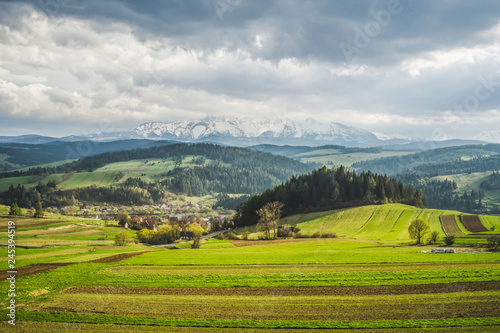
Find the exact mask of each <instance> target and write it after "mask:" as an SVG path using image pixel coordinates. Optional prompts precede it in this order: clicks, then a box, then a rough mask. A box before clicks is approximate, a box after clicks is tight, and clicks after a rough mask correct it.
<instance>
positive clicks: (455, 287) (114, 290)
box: [62, 281, 500, 296]
mask: <svg viewBox="0 0 500 333" xmlns="http://www.w3.org/2000/svg"><path fill="white" fill-rule="evenodd" d="M499 289H500V281H488V282H460V283H447V284H420V285H413V286H363V287H237V288H163V287H98V286H74V287H68V288H65V289H64V290H62V292H63V293H69V294H129V295H184V296H185V295H216V296H301V295H302V296H348V295H353V296H354V295H404V294H433V293H453V292H466V291H488V290H499Z"/></svg>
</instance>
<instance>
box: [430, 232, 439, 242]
mask: <svg viewBox="0 0 500 333" xmlns="http://www.w3.org/2000/svg"><path fill="white" fill-rule="evenodd" d="M438 237H439V232H437V231H436V230H434V231H433V232H431V235H430V237H429V243H430V244H434V243H437V240H438Z"/></svg>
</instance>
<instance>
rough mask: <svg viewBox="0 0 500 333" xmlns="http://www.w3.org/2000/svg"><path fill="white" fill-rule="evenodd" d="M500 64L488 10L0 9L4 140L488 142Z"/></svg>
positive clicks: (3, 5) (453, 6)
mask: <svg viewBox="0 0 500 333" xmlns="http://www.w3.org/2000/svg"><path fill="white" fill-rule="evenodd" d="M499 64H500V3H498V2H496V1H474V2H471V1H466V0H463V1H431V0H427V1H411V0H406V1H405V0H401V1H397V0H385V1H384V0H380V1H378V0H374V1H356V2H350V1H327V0H324V1H321V0H310V1H302V0H296V1H289V0H281V1H280V0H276V1H250V0H199V1H194V0H190V1H184V0H183V1H181V0H179V1H147V2H141V1H133V0H121V1H120V0H114V1H113V0H112V1H98V0H40V1H0V115H1V117H2V124H1V125H0V126H1V127H0V128H1V130H2V133H3V135H20V134H27V133H39V134H45V135H53V136H62V135H68V134H83V133H89V132H99V131H104V130H121V129H128V128H130V127H133V126H135V125H137V124H139V123H141V122H146V121H173V120H185V119H201V118H204V117H206V116H225V115H227V116H238V117H243V116H254V117H260V116H270V115H271V116H272V115H274V116H276V117H290V118H307V117H313V118H316V119H320V120H325V121H337V122H341V123H344V124H347V125H352V126H359V127H362V128H365V129H368V130H372V131H375V132H382V133H386V134H389V135H396V134H402V135H405V136H413V137H423V138H432V139H446V138H453V137H460V138H472V137H476V138H491V139H492V140H495V139H493V137H492V136H491V135H490V136H488V135H489V134H488V133H489V132H488V131H493V130H496V129H497V128H499V127H500V126H499V125H500V110H499V108H498V105H500V104H499V102H500V68H499ZM103 124H107V125H106V127H105V128H104V127H103ZM109 124H111V125H109Z"/></svg>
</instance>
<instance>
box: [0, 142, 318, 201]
mask: <svg viewBox="0 0 500 333" xmlns="http://www.w3.org/2000/svg"><path fill="white" fill-rule="evenodd" d="M147 159H161V161H156V162H149V164H151V165H154V164H157V163H158V164H160V165H163V163H165V165H166V166H165V169H161V168H160V169H159V170H158V172H159V173H158V178H157V180H156V181H143V179H141V178H140V177H139V178H129V179H126V181H124V179H122V177H123V176H122V175H120V174H115V175H114V177H115V182H113V183H112V184H111V185H112V186H109V187H99V186H95V185H94V186H91V187H78V188H77V187H75V188H69V189H66V190H63V191H61V190H59V189H58V188H57V184H55V183H53V182H51V184H50V186H45V185H42V184H39V186H35V187H32V188H28V187H26V188H25V187H23V186H18V187H17V188H14V187H15V186H16V183H15V181H16V180H17V179H19V176H34V177H36V178H38V179H48V178H49V177H48V176H50V175H54V176H60V175H61V174H66V175H71V174H75V173H76V174H78V173H81V174H85V175H86V176H88V175H91V174H100V173H103V172H106V171H103V170H102V169H101V168H102V167H104V166H106V167H108V166H109V165H111V164H113V163H119V162H129V161H134V160H141V161H143V162H141V163H147V161H145V160H147ZM186 160H188V161H189V163H186ZM166 161H170V162H166ZM160 162H161V163H160ZM174 163H175V166H174V165H173V164H174ZM168 165H172V167H169V166H168ZM312 169H313V167H312V166H310V165H307V164H303V163H301V162H299V161H296V160H293V159H290V158H287V157H284V156H276V155H272V154H270V153H264V152H258V151H253V150H250V149H245V148H235V147H222V146H218V145H213V144H202V143H200V144H174V145H167V146H159V147H151V148H144V149H142V148H141V149H134V150H128V151H120V152H108V153H104V154H100V155H96V156H91V157H86V158H83V159H80V160H78V161H74V162H72V163H68V164H65V165H61V166H57V167H52V168H32V169H29V170H27V171H15V172H9V173H4V174H2V176H3V177H4V178H6V177H17V178H13V181H12V186H11V187H10V188H9V190H8V191H5V192H3V193H0V200H1V201H2V202H3V203H5V204H10V203H11V202H17V203H18V204H19V205H20V206H21V205H22V206H23V207H30V206H31V205H33V202H35V203H36V201H37V200H43V201H44V202H45V204H50V205H64V204H66V203H67V202H68V200H67V199H68V198H70V197H72V196H74V197H75V199H77V200H80V201H86V202H88V201H98V202H116V203H120V202H127V204H129V203H130V204H151V203H153V202H164V201H165V200H166V199H165V198H164V197H163V193H165V191H173V192H178V193H183V194H186V195H190V196H202V195H206V194H217V193H234V194H255V193H260V192H262V191H264V190H265V189H267V188H272V187H273V186H274V185H276V184H280V183H282V182H284V181H286V180H287V179H290V177H292V176H294V175H299V174H304V173H307V172H310V171H311V170H312ZM31 178H33V177H31ZM63 178H64V177H63ZM4 182H8V179H4ZM37 192H38V193H37ZM129 192H130V193H129ZM127 193H128V194H127ZM126 194H127V195H126Z"/></svg>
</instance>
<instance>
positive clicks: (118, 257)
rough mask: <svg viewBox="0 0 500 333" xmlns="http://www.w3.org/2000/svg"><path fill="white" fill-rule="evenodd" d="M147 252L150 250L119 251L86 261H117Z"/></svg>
mask: <svg viewBox="0 0 500 333" xmlns="http://www.w3.org/2000/svg"><path fill="white" fill-rule="evenodd" d="M148 252H151V251H140V252H129V253H120V254H115V255H113V256H109V257H104V258H99V259H95V260H91V261H87V262H92V263H107V262H118V261H122V260H126V259H130V258H133V257H135V256H138V255H141V254H144V253H148Z"/></svg>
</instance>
